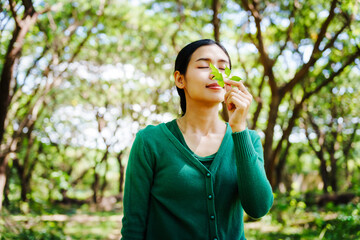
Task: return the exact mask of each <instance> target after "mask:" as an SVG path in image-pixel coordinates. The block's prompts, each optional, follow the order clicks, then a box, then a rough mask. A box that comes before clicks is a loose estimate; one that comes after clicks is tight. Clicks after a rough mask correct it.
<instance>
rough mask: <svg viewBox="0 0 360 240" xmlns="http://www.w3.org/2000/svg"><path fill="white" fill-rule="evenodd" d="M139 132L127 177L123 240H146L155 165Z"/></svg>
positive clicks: (132, 151) (131, 154) (133, 147)
mask: <svg viewBox="0 0 360 240" xmlns="http://www.w3.org/2000/svg"><path fill="white" fill-rule="evenodd" d="M143 137H144V136H143V135H142V134H141V132H139V133H138V134H137V136H136V138H135V141H134V143H133V145H132V148H131V151H130V156H129V161H128V165H127V169H126V175H125V188H124V199H123V204H124V207H123V209H124V217H123V219H122V229H121V234H122V239H123V240H130V239H131V240H135V239H145V233H146V225H147V215H148V208H149V199H150V190H151V185H152V181H153V163H152V161H151V155H150V154H149V153H148V149H147V147H146V142H144V139H143Z"/></svg>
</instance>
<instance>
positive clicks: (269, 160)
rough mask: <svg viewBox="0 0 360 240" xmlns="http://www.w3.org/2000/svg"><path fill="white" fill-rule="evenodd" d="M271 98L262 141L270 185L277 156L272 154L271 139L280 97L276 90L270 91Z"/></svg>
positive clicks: (272, 182)
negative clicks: (263, 140) (263, 141)
mask: <svg viewBox="0 0 360 240" xmlns="http://www.w3.org/2000/svg"><path fill="white" fill-rule="evenodd" d="M272 94H273V95H272V99H271V103H270V110H269V117H268V125H267V127H266V130H265V143H264V161H265V170H266V175H267V178H268V180H269V182H270V184H271V186H272V187H274V185H275V162H276V159H277V158H278V157H279V156H277V154H273V153H274V151H273V141H274V128H275V125H276V119H277V117H278V109H279V105H280V101H281V98H280V96H279V94H278V93H277V92H275V93H274V92H273V93H272Z"/></svg>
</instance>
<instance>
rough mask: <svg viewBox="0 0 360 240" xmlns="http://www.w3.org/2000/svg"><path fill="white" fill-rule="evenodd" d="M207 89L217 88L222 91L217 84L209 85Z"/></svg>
mask: <svg viewBox="0 0 360 240" xmlns="http://www.w3.org/2000/svg"><path fill="white" fill-rule="evenodd" d="M206 87H207V88H216V89H221V88H222V87H220V86H219V84H217V83H211V84H209V85H207V86H206Z"/></svg>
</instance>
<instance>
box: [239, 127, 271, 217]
mask: <svg viewBox="0 0 360 240" xmlns="http://www.w3.org/2000/svg"><path fill="white" fill-rule="evenodd" d="M232 137H233V141H234V147H235V155H236V165H237V176H238V186H239V194H240V199H241V204H242V206H243V208H244V210H245V212H246V213H247V214H248V215H249V216H250V217H252V218H261V217H263V216H264V215H265V214H266V213H267V212H268V211H269V210H270V208H271V206H272V204H273V201H274V197H273V193H272V188H271V185H270V183H269V181H268V179H267V177H266V173H265V168H264V153H263V148H262V144H261V140H260V136H259V135H258V134H257V133H256V132H255V131H250V130H248V129H246V130H244V131H242V132H236V133H233V134H232Z"/></svg>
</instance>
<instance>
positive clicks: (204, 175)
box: [122, 39, 273, 240]
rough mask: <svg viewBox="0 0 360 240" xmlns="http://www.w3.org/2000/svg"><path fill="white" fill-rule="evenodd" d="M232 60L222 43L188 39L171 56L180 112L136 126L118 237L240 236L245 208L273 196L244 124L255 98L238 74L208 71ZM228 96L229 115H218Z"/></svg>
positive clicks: (262, 206)
mask: <svg viewBox="0 0 360 240" xmlns="http://www.w3.org/2000/svg"><path fill="white" fill-rule="evenodd" d="M210 63H212V64H213V65H215V66H216V67H217V68H218V69H220V71H224V70H225V66H228V67H229V68H231V62H230V57H229V55H228V53H227V51H226V50H225V48H224V47H223V46H222V45H220V44H219V43H217V42H215V41H212V40H209V39H204V40H199V41H196V42H193V43H190V44H188V45H187V46H185V47H184V48H183V49H182V50H181V51H180V52H179V54H178V56H177V59H176V61H175V72H174V78H175V84H176V87H177V90H178V92H179V95H180V99H181V108H182V110H183V116H182V117H181V118H179V119H175V120H173V121H171V122H168V123H162V124H159V125H157V126H148V127H146V128H145V129H143V130H141V131H139V133H138V134H137V136H136V139H135V141H134V143H133V146H132V149H131V153H130V157H129V162H128V166H127V170H126V178H125V193H124V218H123V228H122V238H123V239H124V240H127V239H147V240H153V239H154V240H159V239H164V240H165V239H166V240H177V239H179V240H180V239H181V240H186V239H194V240H197V239H199V240H200V239H204V240H205V239H206V240H209V239H213V240H217V239H221V240H225V239H226V240H238V239H245V236H244V223H243V210H245V212H246V213H247V214H248V215H249V216H251V217H253V218H260V217H262V216H264V215H265V214H266V213H267V212H268V211H269V209H270V207H271V206H272V203H273V195H272V190H271V186H270V184H269V182H268V180H267V178H266V174H265V171H264V160H263V150H262V145H261V141H260V137H259V136H258V135H257V133H256V132H255V131H253V130H249V129H247V125H246V116H247V114H248V110H249V107H250V104H251V101H252V96H251V94H250V93H249V92H248V91H247V89H246V88H245V87H244V85H243V83H242V82H235V81H230V80H227V79H225V80H224V81H225V84H226V85H225V89H224V88H222V87H220V86H219V85H218V84H217V82H216V81H215V80H214V79H213V77H214V76H213V75H212V74H211V72H212V71H211V69H210V67H209V64H210ZM222 101H225V103H226V105H227V108H228V110H229V122H228V123H225V122H223V121H222V120H220V119H219V109H218V108H219V103H221V102H222Z"/></svg>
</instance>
